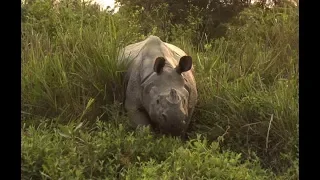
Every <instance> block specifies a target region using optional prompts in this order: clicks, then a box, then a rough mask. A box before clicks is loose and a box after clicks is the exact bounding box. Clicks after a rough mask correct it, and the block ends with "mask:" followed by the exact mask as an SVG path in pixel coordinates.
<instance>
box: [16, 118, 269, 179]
mask: <svg viewBox="0 0 320 180" xmlns="http://www.w3.org/2000/svg"><path fill="white" fill-rule="evenodd" d="M76 125H77V126H76ZM50 126H51V127H50ZM90 127H91V130H89V129H88V126H86V127H85V126H83V125H82V123H80V124H70V125H65V126H62V125H55V124H52V123H48V122H43V123H41V124H40V126H38V127H35V126H29V127H23V128H22V130H21V131H22V133H23V136H22V174H23V178H22V179H31V178H32V179H41V178H42V179H46V178H50V179H61V178H62V179H106V178H111V179H115V178H116V179H128V178H129V179H139V178H143V179H154V178H156V179H157V178H160V179H178V178H183V179H190V178H191V179H207V178H210V179H212V178H213V179H214V178H218V179H221V178H222V179H270V178H271V177H273V174H272V173H270V172H267V171H265V170H262V169H261V168H260V166H259V164H258V163H257V162H253V163H249V162H245V163H241V162H240V159H239V158H240V156H241V155H240V154H235V153H232V152H224V153H220V152H219V147H218V144H217V143H216V142H213V143H211V144H209V143H208V142H207V141H206V140H205V139H204V140H201V138H200V136H198V137H197V139H194V140H191V141H188V142H187V143H183V142H181V140H179V139H175V138H172V137H165V136H159V135H158V137H157V135H154V134H153V133H151V132H150V131H149V129H148V128H142V129H138V130H137V131H135V132H133V131H130V130H128V129H127V128H126V127H127V126H125V125H122V124H121V123H120V124H115V123H104V122H102V121H97V123H96V124H94V125H92V126H90Z"/></svg>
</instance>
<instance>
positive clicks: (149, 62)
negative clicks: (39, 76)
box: [119, 36, 197, 136]
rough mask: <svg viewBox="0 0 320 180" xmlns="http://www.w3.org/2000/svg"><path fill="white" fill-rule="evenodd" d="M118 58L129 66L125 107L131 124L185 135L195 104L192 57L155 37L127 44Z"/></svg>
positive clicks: (195, 91) (195, 92)
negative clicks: (149, 126) (150, 126)
mask: <svg viewBox="0 0 320 180" xmlns="http://www.w3.org/2000/svg"><path fill="white" fill-rule="evenodd" d="M119 57H120V58H119V62H123V63H125V64H127V67H128V70H127V73H126V75H125V79H124V82H125V100H124V107H125V109H126V111H127V112H128V115H129V119H130V122H131V124H132V125H133V126H134V127H137V126H139V125H152V126H153V127H157V128H159V129H160V131H161V132H163V133H169V134H171V135H177V136H178V135H184V134H185V131H186V129H187V128H188V126H189V123H190V120H191V116H192V114H193V111H194V107H195V105H196V103H197V89H196V82H195V79H194V75H193V73H194V70H193V66H192V58H191V57H190V56H187V54H186V53H185V52H184V51H183V50H181V49H180V48H178V47H176V46H174V45H172V44H169V43H165V42H163V41H161V40H160V38H158V37H156V36H149V37H148V38H147V39H146V40H144V41H141V42H138V43H135V44H131V45H128V46H127V47H125V48H124V49H123V50H122V51H121V52H120V56H119Z"/></svg>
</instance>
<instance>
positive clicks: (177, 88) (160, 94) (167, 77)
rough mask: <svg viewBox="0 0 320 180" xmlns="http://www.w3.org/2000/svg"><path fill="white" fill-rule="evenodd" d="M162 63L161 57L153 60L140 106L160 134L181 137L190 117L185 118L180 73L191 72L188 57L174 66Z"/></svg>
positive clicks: (185, 92) (184, 91)
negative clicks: (152, 71) (151, 70)
mask: <svg viewBox="0 0 320 180" xmlns="http://www.w3.org/2000/svg"><path fill="white" fill-rule="evenodd" d="M165 61H166V59H165V58H163V57H158V58H156V60H155V63H154V68H153V70H154V71H155V72H156V75H154V76H153V77H152V80H151V81H149V83H147V85H146V86H145V88H144V90H143V92H142V93H143V95H142V97H143V103H144V107H145V109H146V110H147V111H148V114H149V117H150V119H151V122H152V124H154V125H155V126H156V127H158V128H159V130H160V131H161V132H162V133H165V134H171V135H174V136H179V135H184V133H185V130H186V129H187V126H188V124H189V121H190V118H189V116H188V101H189V88H188V87H187V86H186V83H185V80H184V77H183V76H182V73H183V72H187V71H189V70H190V69H191V67H192V58H191V57H190V56H183V57H181V58H180V61H179V64H178V65H177V66H176V67H172V66H170V65H168V64H166V62H165ZM166 65H167V66H166Z"/></svg>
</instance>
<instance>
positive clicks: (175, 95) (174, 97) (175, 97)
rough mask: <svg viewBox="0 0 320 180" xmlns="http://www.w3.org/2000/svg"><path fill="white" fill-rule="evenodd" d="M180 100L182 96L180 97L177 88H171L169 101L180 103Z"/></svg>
mask: <svg viewBox="0 0 320 180" xmlns="http://www.w3.org/2000/svg"><path fill="white" fill-rule="evenodd" d="M179 100H180V97H179V95H178V93H177V91H176V90H175V89H173V88H171V90H170V95H169V98H168V101H169V102H171V103H173V104H178V103H179Z"/></svg>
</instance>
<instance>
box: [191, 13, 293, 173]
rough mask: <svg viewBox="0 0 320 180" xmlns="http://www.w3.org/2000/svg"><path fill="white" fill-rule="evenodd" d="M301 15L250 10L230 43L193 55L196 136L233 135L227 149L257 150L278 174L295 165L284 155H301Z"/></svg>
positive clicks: (225, 40)
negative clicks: (196, 96) (299, 91)
mask: <svg viewBox="0 0 320 180" xmlns="http://www.w3.org/2000/svg"><path fill="white" fill-rule="evenodd" d="M297 13H298V12H297V10H296V9H295V8H290V7H284V8H276V9H272V10H270V11H269V12H265V11H263V10H261V9H260V8H250V9H247V10H245V11H244V12H242V13H240V15H239V17H238V18H237V19H236V20H235V22H234V23H232V24H230V25H229V27H230V30H229V31H228V35H227V37H226V38H221V39H218V40H215V41H213V42H211V43H208V44H205V45H204V47H206V49H205V50H204V52H197V53H195V54H192V56H193V57H196V59H197V61H196V80H197V85H198V91H199V103H198V107H197V111H196V115H195V123H194V124H195V125H194V127H193V129H194V131H195V132H202V133H207V134H208V137H209V138H211V139H216V138H217V137H218V136H220V135H221V134H224V133H226V132H227V135H226V136H225V144H228V146H227V147H231V148H232V149H238V150H240V151H241V152H242V153H244V154H247V155H248V156H250V153H251V151H252V150H254V151H255V152H258V154H259V157H261V158H262V159H264V161H263V162H265V163H266V164H265V165H266V166H271V167H274V168H276V169H277V168H279V169H277V170H280V169H281V168H280V165H279V164H282V165H281V166H282V167H284V169H285V168H287V167H290V166H291V165H292V164H291V163H292V162H291V160H288V159H287V161H284V162H283V161H281V158H280V157H281V153H290V154H291V155H292V156H294V157H296V153H297V146H296V145H297V142H298V126H297V124H298V88H297V87H298V41H297V39H298V34H297V32H298V14H297ZM191 53H194V52H191Z"/></svg>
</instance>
